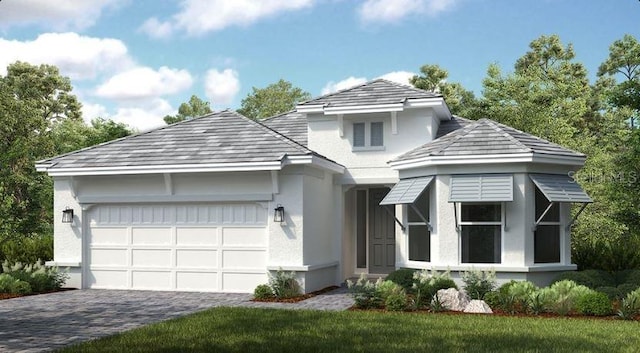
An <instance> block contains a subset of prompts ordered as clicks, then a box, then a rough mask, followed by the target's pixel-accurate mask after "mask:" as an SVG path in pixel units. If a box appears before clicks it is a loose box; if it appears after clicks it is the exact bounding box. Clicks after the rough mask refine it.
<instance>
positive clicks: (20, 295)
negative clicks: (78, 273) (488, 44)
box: [0, 288, 75, 300]
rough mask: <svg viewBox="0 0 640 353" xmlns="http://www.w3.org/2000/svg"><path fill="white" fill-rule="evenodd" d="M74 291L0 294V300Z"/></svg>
mask: <svg viewBox="0 0 640 353" xmlns="http://www.w3.org/2000/svg"><path fill="white" fill-rule="evenodd" d="M74 289H75V288H60V289H58V290H53V291H50V292H39V293H29V294H12V293H0V300H4V299H13V298H20V297H28V296H30V295H39V294H49V293H55V292H63V291H67V290H74Z"/></svg>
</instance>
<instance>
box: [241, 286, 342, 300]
mask: <svg viewBox="0 0 640 353" xmlns="http://www.w3.org/2000/svg"><path fill="white" fill-rule="evenodd" d="M338 288H340V287H338V286H330V287H326V288H323V289H320V290H317V291H315V292H310V293H307V294H300V295H297V296H295V297H289V298H278V297H275V296H273V297H268V298H255V297H254V298H253V299H251V301H254V302H266V303H297V302H301V301H303V300H306V299H309V298H313V297H315V296H317V295H320V294H324V293H327V292H331V291H332V290H336V289H338Z"/></svg>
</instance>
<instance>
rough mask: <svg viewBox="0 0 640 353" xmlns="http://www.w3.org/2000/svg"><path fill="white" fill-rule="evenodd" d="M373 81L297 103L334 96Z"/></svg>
mask: <svg viewBox="0 0 640 353" xmlns="http://www.w3.org/2000/svg"><path fill="white" fill-rule="evenodd" d="M371 82H373V81H367V82H363V83H361V84H358V85H355V86H351V87H347V88H343V89H341V90H337V91H335V92H331V93H327V94H323V95H320V96H317V97H313V98H311V99H309V100H307V101H304V102H300V103H298V104H296V105H300V104H306V103H309V102H312V101H314V100H318V99H320V98H326V97H331V96H334V95H336V94H339V93H343V92H347V91H350V90H352V89H355V88H359V87H362V86H366V85H368V84H370V83H371Z"/></svg>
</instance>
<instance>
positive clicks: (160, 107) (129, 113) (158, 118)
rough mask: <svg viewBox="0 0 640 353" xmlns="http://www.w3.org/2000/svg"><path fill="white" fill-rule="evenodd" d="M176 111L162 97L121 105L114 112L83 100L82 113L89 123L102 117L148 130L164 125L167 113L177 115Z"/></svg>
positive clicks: (139, 129)
mask: <svg viewBox="0 0 640 353" xmlns="http://www.w3.org/2000/svg"><path fill="white" fill-rule="evenodd" d="M176 113H177V110H176V109H173V107H171V104H169V102H167V101H166V100H164V99H161V98H154V99H149V100H146V101H143V102H137V103H136V104H135V105H124V106H120V107H117V108H116V109H115V112H113V113H110V112H109V111H108V109H107V108H106V107H105V106H103V105H101V104H95V103H89V102H86V101H84V102H82V115H83V119H84V120H85V122H86V123H87V124H90V123H91V120H92V119H95V118H97V117H100V118H104V119H109V120H113V121H115V122H118V123H124V124H127V125H129V126H130V127H133V128H135V129H137V130H138V131H148V130H151V129H155V128H157V127H160V126H164V125H165V123H164V120H163V118H164V117H165V115H175V114H176Z"/></svg>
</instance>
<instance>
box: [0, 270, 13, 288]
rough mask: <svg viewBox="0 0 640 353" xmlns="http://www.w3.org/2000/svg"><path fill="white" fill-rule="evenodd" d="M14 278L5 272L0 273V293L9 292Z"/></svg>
mask: <svg viewBox="0 0 640 353" xmlns="http://www.w3.org/2000/svg"><path fill="white" fill-rule="evenodd" d="M15 281H16V279H15V278H13V277H11V275H9V274H6V273H0V293H11V286H12V285H13V282H15Z"/></svg>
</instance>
